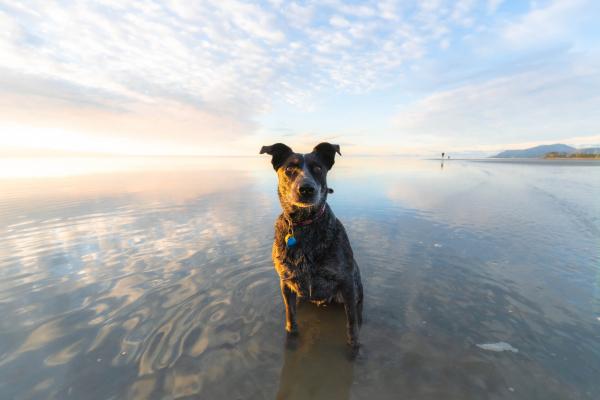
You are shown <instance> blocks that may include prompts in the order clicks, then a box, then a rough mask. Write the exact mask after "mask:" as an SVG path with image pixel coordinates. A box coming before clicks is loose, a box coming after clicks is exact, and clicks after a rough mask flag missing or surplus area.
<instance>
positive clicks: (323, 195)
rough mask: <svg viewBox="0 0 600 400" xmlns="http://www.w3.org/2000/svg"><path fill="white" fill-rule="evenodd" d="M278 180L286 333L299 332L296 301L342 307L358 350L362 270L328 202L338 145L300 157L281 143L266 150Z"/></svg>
mask: <svg viewBox="0 0 600 400" xmlns="http://www.w3.org/2000/svg"><path fill="white" fill-rule="evenodd" d="M263 153H267V154H270V155H271V156H272V160H271V163H272V164H273V168H275V171H277V176H278V178H279V185H278V190H277V192H278V194H279V201H280V202H281V208H282V209H283V212H282V214H281V215H280V216H279V218H277V221H276V222H275V241H274V243H273V262H274V264H275V269H276V270H277V273H278V274H279V278H280V286H281V294H282V296H283V302H284V304H285V314H286V324H285V329H286V331H287V332H288V333H289V334H297V332H298V326H297V324H296V298H297V297H299V298H301V299H306V300H309V301H311V302H314V303H317V304H321V303H328V302H331V301H335V302H338V303H343V304H344V308H345V311H346V327H347V336H348V344H349V345H350V346H351V347H352V348H358V327H359V326H360V324H361V323H362V304H363V288H362V282H361V280H360V271H359V270H358V265H357V264H356V261H354V255H353V253H352V248H351V247H350V242H349V241H348V236H347V235H346V231H345V230H344V226H343V225H342V223H341V222H340V221H339V220H338V219H337V218H336V217H335V215H334V214H333V211H331V208H329V205H328V204H327V202H326V201H327V194H328V193H330V192H332V191H331V189H329V188H328V187H327V171H329V170H330V169H331V167H332V166H333V164H334V162H335V161H334V159H335V153H338V154H340V155H341V153H340V147H339V146H338V145H335V144H330V143H320V144H319V145H317V146H316V147H315V148H314V149H313V151H312V153H308V154H298V153H294V152H293V151H292V149H290V148H289V147H288V146H286V145H285V144H283V143H276V144H274V145H272V146H263V148H262V149H261V150H260V154H263Z"/></svg>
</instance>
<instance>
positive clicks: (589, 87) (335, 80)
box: [0, 0, 600, 156]
mask: <svg viewBox="0 0 600 400" xmlns="http://www.w3.org/2000/svg"><path fill="white" fill-rule="evenodd" d="M598 110H600V2H598V1H596V0H547V1H542V0H540V1H525V0H522V1H508V0H505V1H503V0H486V1H475V0H459V1H445V0H422V1H388V0H383V1H360V2H359V1H350V2H341V1H338V0H319V1H304V2H286V1H281V0H271V1H264V2H242V1H236V0H219V1H200V2H193V1H185V0H181V1H180V0H170V1H144V0H139V1H129V2H123V1H116V0H105V1H50V0H42V1H35V0H32V1H27V2H17V1H3V0H0V156H2V155H4V156H6V155H23V154H28V155H36V156H37V155H62V154H72V153H76V154H123V155H125V154H126V155H256V154H257V153H258V150H259V149H260V147H261V146H262V145H265V144H272V143H275V142H284V143H287V144H289V145H290V146H292V147H293V148H294V150H297V151H303V152H307V151H310V150H311V149H312V147H314V145H315V144H317V143H319V142H321V141H329V142H332V143H338V144H340V146H341V148H342V153H344V154H356V155H392V154H393V155H432V154H439V153H440V152H442V151H445V152H446V153H449V154H456V155H485V154H493V153H495V152H497V151H500V150H504V149H510V148H524V147H529V146H533V145H537V144H549V143H557V142H561V143H566V144H571V145H575V146H577V147H586V146H595V145H596V146H597V145H600V112H598Z"/></svg>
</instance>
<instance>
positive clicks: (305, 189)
mask: <svg viewBox="0 0 600 400" xmlns="http://www.w3.org/2000/svg"><path fill="white" fill-rule="evenodd" d="M299 190H300V194H301V195H302V196H312V195H313V194H315V188H314V186H313V185H310V184H308V183H305V184H303V185H302V186H300V189H299Z"/></svg>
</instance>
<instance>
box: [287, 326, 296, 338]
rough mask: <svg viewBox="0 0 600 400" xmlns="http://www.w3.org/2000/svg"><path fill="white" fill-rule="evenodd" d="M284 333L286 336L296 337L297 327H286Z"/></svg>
mask: <svg viewBox="0 0 600 400" xmlns="http://www.w3.org/2000/svg"><path fill="white" fill-rule="evenodd" d="M285 332H286V333H287V335H288V336H298V325H296V324H294V325H286V326H285Z"/></svg>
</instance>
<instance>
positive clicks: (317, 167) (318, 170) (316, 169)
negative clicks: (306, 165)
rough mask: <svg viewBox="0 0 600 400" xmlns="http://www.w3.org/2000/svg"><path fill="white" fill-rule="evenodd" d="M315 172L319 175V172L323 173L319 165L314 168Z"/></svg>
mask: <svg viewBox="0 0 600 400" xmlns="http://www.w3.org/2000/svg"><path fill="white" fill-rule="evenodd" d="M313 171H314V172H317V173H319V172H321V167H319V166H318V165H315V166H314V167H313Z"/></svg>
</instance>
